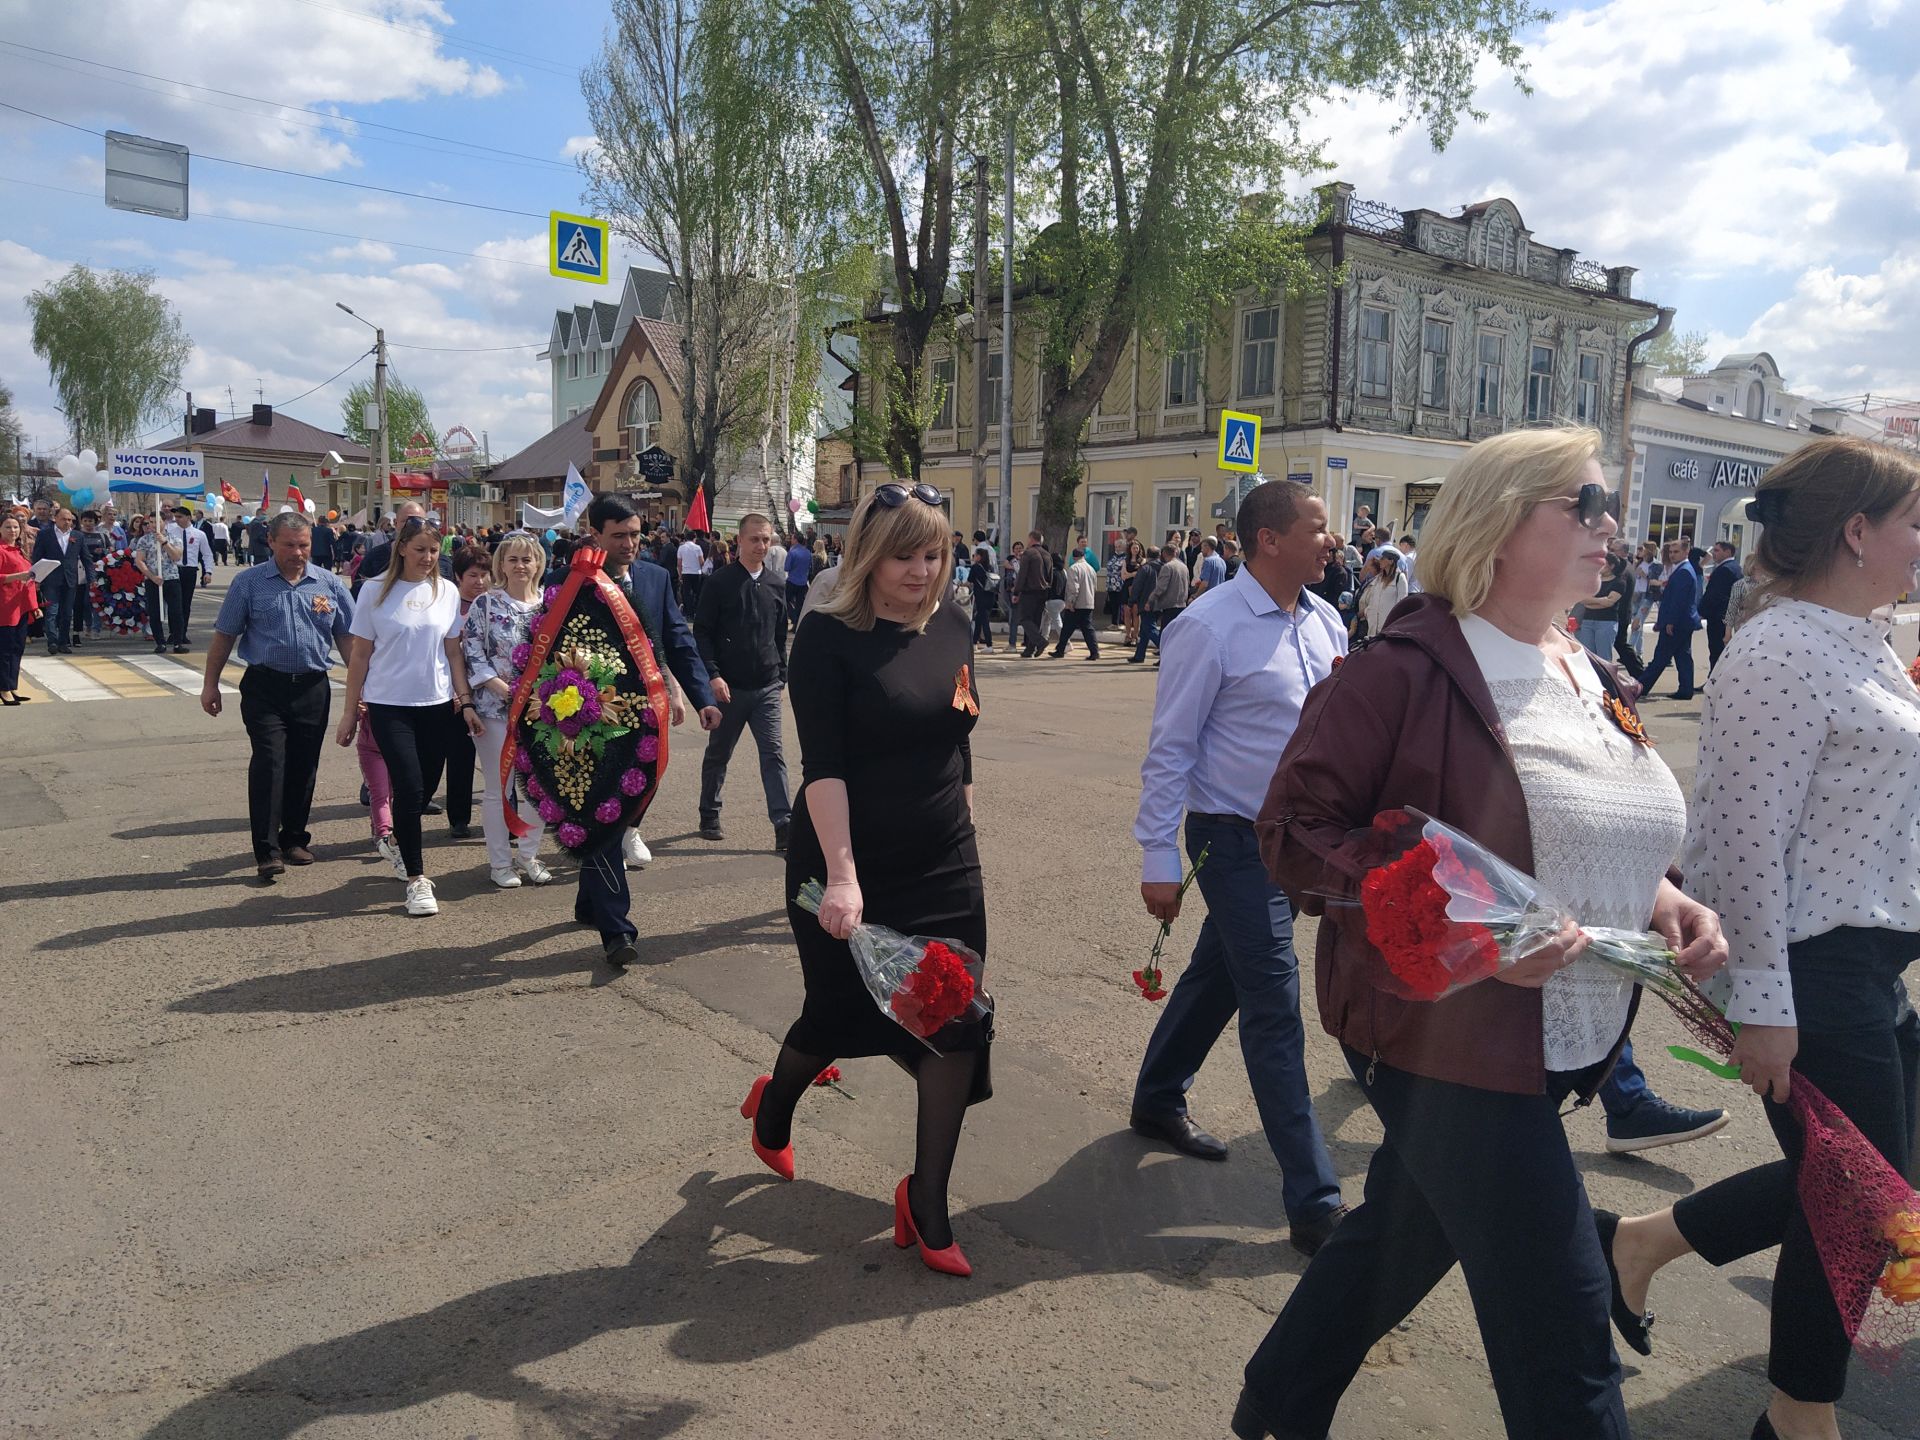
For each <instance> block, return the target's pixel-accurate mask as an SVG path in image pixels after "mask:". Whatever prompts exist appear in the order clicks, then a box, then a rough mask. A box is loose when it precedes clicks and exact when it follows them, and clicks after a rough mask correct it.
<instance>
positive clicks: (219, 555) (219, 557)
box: [213, 540, 227, 565]
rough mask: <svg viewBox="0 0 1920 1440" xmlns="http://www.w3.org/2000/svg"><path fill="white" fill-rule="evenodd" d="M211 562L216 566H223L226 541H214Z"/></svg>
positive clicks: (225, 561)
mask: <svg viewBox="0 0 1920 1440" xmlns="http://www.w3.org/2000/svg"><path fill="white" fill-rule="evenodd" d="M213 562H214V564H216V565H224V564H226V563H227V542H226V541H224V540H216V541H214V542H213Z"/></svg>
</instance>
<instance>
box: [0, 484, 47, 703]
mask: <svg viewBox="0 0 1920 1440" xmlns="http://www.w3.org/2000/svg"><path fill="white" fill-rule="evenodd" d="M39 613H40V591H39V589H38V588H37V587H36V586H35V585H34V583H33V567H32V566H31V565H29V564H28V563H27V557H26V555H25V553H24V552H23V551H22V550H21V549H20V522H19V521H18V520H17V519H15V518H14V517H13V516H11V515H9V516H7V517H6V518H5V519H4V520H0V705H18V704H19V703H20V702H21V701H22V700H25V699H28V698H29V697H28V696H25V695H16V694H14V687H16V686H17V685H19V683H20V657H21V656H22V655H24V654H26V653H27V626H28V624H29V623H30V622H31V621H32V619H33V617H34V616H35V615H38V614H39Z"/></svg>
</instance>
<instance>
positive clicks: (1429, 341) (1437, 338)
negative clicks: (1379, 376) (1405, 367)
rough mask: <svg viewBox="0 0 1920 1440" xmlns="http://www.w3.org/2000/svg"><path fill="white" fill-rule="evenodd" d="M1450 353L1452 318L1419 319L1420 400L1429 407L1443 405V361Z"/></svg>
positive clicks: (1445, 382)
mask: <svg viewBox="0 0 1920 1440" xmlns="http://www.w3.org/2000/svg"><path fill="white" fill-rule="evenodd" d="M1452 355H1453V322H1452V321H1450V320H1423V321H1422V322H1421V324H1420V403H1421V404H1423V405H1425V406H1426V407H1427V408H1428V409H1430V410H1444V409H1446V408H1447V365H1448V362H1449V361H1450V359H1451V357H1452Z"/></svg>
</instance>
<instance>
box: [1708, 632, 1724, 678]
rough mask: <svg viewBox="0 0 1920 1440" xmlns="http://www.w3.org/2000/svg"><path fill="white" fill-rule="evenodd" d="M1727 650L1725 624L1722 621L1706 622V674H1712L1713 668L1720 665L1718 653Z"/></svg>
mask: <svg viewBox="0 0 1920 1440" xmlns="http://www.w3.org/2000/svg"><path fill="white" fill-rule="evenodd" d="M1726 648H1727V622H1726V621H1724V620H1709V621H1707V673H1708V674H1709V675H1711V674H1712V673H1713V667H1714V666H1716V665H1718V664H1719V663H1720V652H1721V651H1722V650H1724V649H1726Z"/></svg>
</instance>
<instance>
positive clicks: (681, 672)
mask: <svg viewBox="0 0 1920 1440" xmlns="http://www.w3.org/2000/svg"><path fill="white" fill-rule="evenodd" d="M608 578H609V579H612V577H611V576H609V577H608ZM614 584H616V585H618V586H620V588H621V589H622V590H623V591H625V592H626V596H627V602H628V603H629V604H630V605H632V606H633V610H634V614H635V615H636V616H637V617H638V618H639V620H640V628H641V629H643V630H645V631H646V632H647V639H648V640H649V641H651V642H652V644H653V654H654V658H655V659H656V660H659V661H660V662H662V663H663V664H665V665H666V667H667V669H669V670H671V671H672V672H673V678H674V679H676V680H678V681H679V682H680V688H681V689H682V690H684V691H686V692H687V703H688V704H689V705H691V706H692V707H693V708H694V709H695V710H705V709H706V708H707V707H708V706H710V705H712V704H714V703H715V701H714V698H713V688H712V687H711V686H710V685H708V684H707V667H706V666H705V664H703V663H702V662H701V659H700V647H699V646H698V645H696V644H694V642H693V631H692V630H690V629H688V628H687V617H686V616H685V615H683V614H682V613H681V611H680V602H679V601H677V600H675V599H674V598H673V581H672V577H671V576H669V575H668V574H667V572H666V570H665V569H663V568H662V567H660V566H658V565H655V564H653V563H652V562H650V561H648V560H646V559H644V558H642V559H638V560H635V561H634V562H633V564H631V565H629V566H628V567H627V573H626V575H625V577H624V579H623V580H615V581H614Z"/></svg>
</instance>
